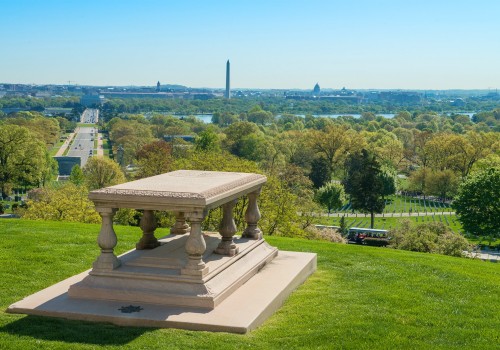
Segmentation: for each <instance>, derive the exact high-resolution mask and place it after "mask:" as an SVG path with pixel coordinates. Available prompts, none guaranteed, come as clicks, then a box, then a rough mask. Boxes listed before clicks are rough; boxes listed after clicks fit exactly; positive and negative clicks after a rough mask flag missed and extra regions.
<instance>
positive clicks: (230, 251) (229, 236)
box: [215, 200, 238, 256]
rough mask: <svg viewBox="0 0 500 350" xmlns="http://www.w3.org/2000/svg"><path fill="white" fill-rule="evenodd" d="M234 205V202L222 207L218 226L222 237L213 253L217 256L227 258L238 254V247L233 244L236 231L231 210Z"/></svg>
mask: <svg viewBox="0 0 500 350" xmlns="http://www.w3.org/2000/svg"><path fill="white" fill-rule="evenodd" d="M235 205H236V201H235V200H234V201H231V202H229V203H226V204H223V205H222V221H221V223H220V226H219V233H220V235H221V236H222V240H221V242H220V243H219V246H218V247H217V248H216V249H215V253H217V254H221V255H229V256H234V255H236V254H238V247H237V246H236V244H234V242H233V236H234V234H235V233H236V231H237V230H236V224H235V223H234V219H233V208H234V206H235Z"/></svg>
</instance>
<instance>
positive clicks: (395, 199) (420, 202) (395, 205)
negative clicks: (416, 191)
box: [332, 195, 453, 214]
mask: <svg viewBox="0 0 500 350" xmlns="http://www.w3.org/2000/svg"><path fill="white" fill-rule="evenodd" d="M385 203H386V204H385V208H384V213H385V214H391V213H417V212H418V213H442V212H451V211H453V209H452V208H451V207H450V205H449V204H448V203H443V202H440V201H434V200H429V199H426V200H424V199H423V198H415V197H409V196H400V195H393V196H389V197H387V199H386V200H385ZM332 213H359V212H358V211H356V210H352V208H351V206H350V204H349V203H348V202H346V203H345V204H344V205H343V206H342V208H338V209H336V210H333V211H332Z"/></svg>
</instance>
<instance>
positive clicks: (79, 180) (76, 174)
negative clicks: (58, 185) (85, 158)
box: [69, 164, 85, 186]
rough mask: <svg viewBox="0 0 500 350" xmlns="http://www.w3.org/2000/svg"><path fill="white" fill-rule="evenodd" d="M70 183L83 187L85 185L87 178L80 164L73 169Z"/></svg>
mask: <svg viewBox="0 0 500 350" xmlns="http://www.w3.org/2000/svg"><path fill="white" fill-rule="evenodd" d="M69 181H70V182H71V183H73V184H74V185H76V186H81V185H83V184H84V183H85V176H84V175H83V171H82V168H81V167H80V166H79V165H78V164H77V165H75V166H73V168H71V173H70V174H69Z"/></svg>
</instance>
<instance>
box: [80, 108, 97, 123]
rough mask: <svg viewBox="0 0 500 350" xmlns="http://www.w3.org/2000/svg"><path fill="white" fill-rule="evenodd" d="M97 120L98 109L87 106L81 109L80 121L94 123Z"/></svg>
mask: <svg viewBox="0 0 500 350" xmlns="http://www.w3.org/2000/svg"><path fill="white" fill-rule="evenodd" d="M98 121H99V110H98V109H93V108H87V109H86V110H84V111H83V113H82V116H81V117H80V123H85V124H96V123H97V122H98Z"/></svg>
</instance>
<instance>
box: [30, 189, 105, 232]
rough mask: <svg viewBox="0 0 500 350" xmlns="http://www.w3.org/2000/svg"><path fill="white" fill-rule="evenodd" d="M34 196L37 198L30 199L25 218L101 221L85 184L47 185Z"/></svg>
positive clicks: (86, 221)
mask: <svg viewBox="0 0 500 350" xmlns="http://www.w3.org/2000/svg"><path fill="white" fill-rule="evenodd" d="M32 197H35V198H33V199H30V200H28V209H27V210H26V212H25V213H24V215H23V218H26V219H32V220H56V221H74V222H85V223H99V222H100V221H101V220H100V217H99V215H98V214H97V212H96V211H95V209H94V204H93V203H92V202H91V201H90V200H89V199H88V190H87V189H86V188H85V187H84V186H76V185H75V184H73V183H66V184H64V185H62V186H60V187H58V188H49V187H45V188H43V189H39V190H38V191H37V194H36V196H32Z"/></svg>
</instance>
